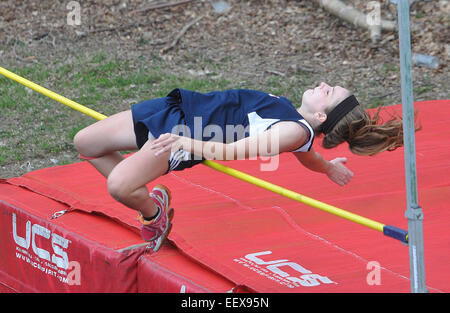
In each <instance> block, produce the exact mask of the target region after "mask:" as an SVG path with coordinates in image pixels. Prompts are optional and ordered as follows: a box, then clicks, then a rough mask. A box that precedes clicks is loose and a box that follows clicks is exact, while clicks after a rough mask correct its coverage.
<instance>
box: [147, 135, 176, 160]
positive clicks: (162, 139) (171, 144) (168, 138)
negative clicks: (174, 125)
mask: <svg viewBox="0 0 450 313" xmlns="http://www.w3.org/2000/svg"><path fill="white" fill-rule="evenodd" d="M180 138H181V136H178V135H174V134H171V133H165V134H162V135H161V136H159V137H158V139H155V140H154V141H153V142H152V143H151V144H150V148H151V149H153V150H155V156H158V155H161V154H163V153H166V152H168V151H176V150H179V149H180V148H181V146H182V144H181V142H180Z"/></svg>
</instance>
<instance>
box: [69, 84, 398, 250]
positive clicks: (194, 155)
mask: <svg viewBox="0 0 450 313" xmlns="http://www.w3.org/2000/svg"><path fill="white" fill-rule="evenodd" d="M229 130H232V132H231V134H230V131H229ZM213 133H215V135H214V137H213V136H212V134H213ZM219 133H221V134H222V136H217V134H219ZM181 134H183V135H181ZM224 134H226V135H224ZM317 134H323V135H324V138H323V146H324V147H325V148H333V147H335V146H337V145H339V144H340V143H343V142H344V141H346V142H347V143H348V144H349V148H350V151H351V152H353V153H355V154H358V155H374V154H377V153H379V152H382V151H386V150H388V151H392V150H394V149H396V148H398V147H400V146H402V144H403V132H402V121H401V119H399V118H393V119H391V120H389V121H387V122H385V123H380V122H379V117H378V113H377V114H375V115H374V116H373V117H371V116H369V115H368V114H367V113H366V111H365V110H364V109H363V108H362V107H361V106H360V105H359V103H358V101H357V100H356V98H355V96H353V95H352V94H351V92H350V91H348V90H347V89H345V88H342V87H340V86H334V87H331V86H329V85H327V84H325V83H321V84H320V85H319V86H317V87H316V88H314V89H308V90H307V91H305V92H304V94H303V96H302V103H301V106H300V107H299V108H297V109H296V108H295V107H294V106H293V105H292V104H291V102H289V100H288V99H286V98H284V97H279V96H274V95H271V94H268V93H265V92H261V91H255V90H243V89H240V90H227V91H217V92H210V93H198V92H193V91H189V90H183V89H175V90H173V91H172V92H170V93H169V94H168V95H167V97H164V98H159V99H154V100H148V101H144V102H141V103H138V104H135V105H133V106H132V107H131V110H127V111H124V112H120V113H117V114H115V115H112V116H110V117H108V118H106V119H104V120H101V121H98V122H96V123H94V124H92V125H90V126H88V127H86V128H85V129H82V130H81V131H80V132H78V133H77V134H76V136H75V138H74V144H75V147H76V149H77V150H78V152H79V153H80V156H81V157H82V158H85V159H88V160H89V162H90V163H91V164H92V165H93V166H94V167H95V168H96V169H97V170H98V171H99V172H100V173H101V174H103V175H104V176H105V177H106V178H107V183H108V190H109V192H110V194H111V196H112V197H113V198H114V199H116V200H117V201H119V202H121V203H123V204H124V205H125V206H127V207H129V208H132V209H135V210H137V211H138V212H139V215H140V216H139V220H140V222H141V223H142V228H141V235H142V238H143V239H144V240H146V241H149V242H150V246H151V248H152V249H153V251H155V252H156V251H158V249H159V248H160V247H161V245H162V243H163V241H164V240H165V238H166V237H167V235H168V234H169V232H170V229H171V226H172V224H171V219H172V217H173V209H171V208H170V207H169V206H170V200H171V194H170V191H169V189H168V188H167V187H165V186H162V185H156V186H155V188H154V189H153V190H152V192H151V193H149V192H148V190H147V187H146V184H148V183H149V182H151V181H153V180H155V179H156V178H158V177H160V176H162V175H165V174H167V173H169V172H170V171H177V170H183V169H185V168H188V167H192V166H194V165H196V164H198V163H200V162H202V160H204V159H208V160H235V159H238V158H248V157H250V156H252V155H251V151H254V152H255V155H254V156H272V155H276V154H279V153H283V152H292V153H294V155H295V157H296V158H297V159H298V160H299V161H300V163H301V164H302V165H304V166H306V167H307V168H309V169H310V170H312V171H316V172H319V173H324V174H326V175H327V176H328V177H329V178H330V179H331V180H332V181H333V182H335V183H337V184H339V185H345V184H347V183H348V182H349V181H350V179H351V178H352V177H353V173H352V172H351V171H350V170H349V169H348V168H347V167H346V166H345V165H344V164H345V163H346V158H336V159H334V160H331V161H327V160H325V159H324V158H322V156H321V155H320V154H318V153H317V152H315V151H314V149H313V147H312V144H313V140H314V137H315V136H316V135H317ZM267 146H270V147H267ZM252 147H254V148H255V149H253V150H252ZM121 150H138V151H137V152H136V153H134V154H132V155H131V156H129V157H127V158H124V157H123V156H122V155H121V154H120V153H119V152H118V151H121Z"/></svg>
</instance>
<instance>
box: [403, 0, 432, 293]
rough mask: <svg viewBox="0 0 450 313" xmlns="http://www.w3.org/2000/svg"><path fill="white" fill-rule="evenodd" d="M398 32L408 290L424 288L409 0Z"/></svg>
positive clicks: (404, 7) (421, 218)
mask: <svg viewBox="0 0 450 313" xmlns="http://www.w3.org/2000/svg"><path fill="white" fill-rule="evenodd" d="M397 9H398V34H399V45H400V71H401V82H402V108H403V134H404V147H405V174H406V201H407V209H406V212H405V217H406V218H407V219H408V240H409V241H408V242H409V270H410V277H411V292H414V293H419V292H427V289H426V285H425V262H424V249H423V227H422V220H423V213H422V208H421V207H420V206H419V205H418V199H417V174H416V147H415V123H414V96H413V83H412V65H411V34H410V28H409V2H408V0H399V1H398V3H397Z"/></svg>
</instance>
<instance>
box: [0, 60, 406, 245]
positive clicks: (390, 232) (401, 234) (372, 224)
mask: <svg viewBox="0 0 450 313" xmlns="http://www.w3.org/2000/svg"><path fill="white" fill-rule="evenodd" d="M0 74H2V75H4V76H6V77H8V78H10V79H12V80H14V81H16V82H18V83H20V84H22V85H25V86H27V87H29V88H31V89H33V90H35V91H37V92H39V93H41V94H43V95H45V96H47V97H49V98H51V99H53V100H56V101H58V102H60V103H62V104H65V105H67V106H69V107H71V108H72V109H75V110H77V111H80V112H81V113H83V114H86V115H88V116H91V117H93V118H95V119H97V120H102V119H104V118H106V117H107V116H106V115H103V114H100V113H98V112H96V111H94V110H92V109H89V108H87V107H85V106H83V105H81V104H79V103H76V102H74V101H72V100H70V99H67V98H66V97H63V96H61V95H58V94H57V93H55V92H53V91H51V90H48V89H46V88H44V87H41V86H39V85H37V84H35V83H33V82H31V81H29V80H27V79H25V78H23V77H20V76H18V75H16V74H14V73H12V72H10V71H8V70H6V69H4V68H2V67H0ZM202 163H203V164H204V165H206V166H208V167H210V168H213V169H215V170H217V171H220V172H222V173H225V174H228V175H230V176H233V177H235V178H238V179H240V180H243V181H246V182H248V183H251V184H253V185H256V186H259V187H261V188H264V189H267V190H269V191H272V192H274V193H277V194H279V195H282V196H284V197H287V198H290V199H292V200H295V201H298V202H301V203H304V204H307V205H309V206H312V207H314V208H317V209H320V210H322V211H325V212H328V213H331V214H334V215H336V216H339V217H341V218H344V219H346V220H349V221H352V222H355V223H358V224H361V225H363V226H366V227H369V228H371V229H374V230H377V231H379V232H383V233H384V234H385V235H387V236H390V237H393V238H395V239H399V240H400V241H403V242H407V238H408V236H407V232H405V231H403V230H402V229H398V228H396V227H393V226H386V225H384V224H382V223H379V222H376V221H374V220H371V219H368V218H365V217H363V216H360V215H357V214H354V213H351V212H349V211H346V210H342V209H339V208H337V207H334V206H332V205H329V204H326V203H323V202H320V201H318V200H315V199H312V198H309V197H306V196H304V195H301V194H299V193H296V192H294V191H291V190H288V189H286V188H283V187H280V186H277V185H275V184H272V183H269V182H267V181H264V180H262V179H259V178H256V177H253V176H251V175H249V174H246V173H243V172H240V171H238V170H235V169H232V168H230V167H227V166H224V165H222V164H219V163H217V162H214V161H210V160H205V161H203V162H202Z"/></svg>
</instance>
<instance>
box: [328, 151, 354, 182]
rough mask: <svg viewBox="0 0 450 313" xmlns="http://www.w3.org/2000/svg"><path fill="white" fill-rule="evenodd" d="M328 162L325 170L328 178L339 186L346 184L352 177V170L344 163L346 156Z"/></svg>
mask: <svg viewBox="0 0 450 313" xmlns="http://www.w3.org/2000/svg"><path fill="white" fill-rule="evenodd" d="M330 163H331V165H330V167H329V168H328V171H327V176H328V178H330V179H331V180H332V181H334V182H335V183H336V184H338V185H340V186H344V185H346V184H348V183H349V182H350V180H351V179H352V177H353V172H352V171H350V170H349V169H348V168H347V167H346V166H345V165H344V164H345V163H347V158H336V159H334V160H331V161H330Z"/></svg>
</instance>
